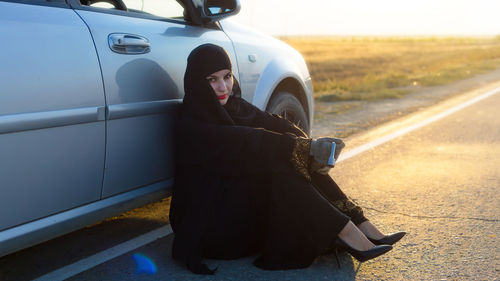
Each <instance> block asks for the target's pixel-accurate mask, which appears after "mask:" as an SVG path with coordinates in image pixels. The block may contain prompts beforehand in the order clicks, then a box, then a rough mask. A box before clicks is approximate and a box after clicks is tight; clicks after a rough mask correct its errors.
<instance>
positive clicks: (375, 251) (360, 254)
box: [334, 238, 392, 262]
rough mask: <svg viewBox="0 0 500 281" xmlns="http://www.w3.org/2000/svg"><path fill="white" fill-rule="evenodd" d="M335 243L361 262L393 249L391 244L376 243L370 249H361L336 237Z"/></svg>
mask: <svg viewBox="0 0 500 281" xmlns="http://www.w3.org/2000/svg"><path fill="white" fill-rule="evenodd" d="M334 245H335V247H336V248H338V249H343V250H345V251H346V252H348V253H349V254H351V256H353V257H354V258H356V259H357V260H358V261H359V262H365V261H367V260H371V259H373V258H376V257H378V256H380V255H383V254H385V253H387V252H389V251H390V250H392V246H391V245H376V246H375V247H373V248H371V249H370V250H366V251H359V250H356V249H354V248H353V247H351V246H349V245H347V243H346V242H344V241H343V240H342V239H340V238H337V239H335V242H334Z"/></svg>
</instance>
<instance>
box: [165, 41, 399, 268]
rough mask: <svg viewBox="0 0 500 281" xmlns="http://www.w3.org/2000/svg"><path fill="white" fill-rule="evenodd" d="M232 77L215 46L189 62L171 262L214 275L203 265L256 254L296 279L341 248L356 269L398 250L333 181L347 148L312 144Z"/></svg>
mask: <svg viewBox="0 0 500 281" xmlns="http://www.w3.org/2000/svg"><path fill="white" fill-rule="evenodd" d="M231 67H232V66H231V60H230V58H229V56H228V55H227V53H226V51H225V50H224V49H223V48H221V47H219V46H216V45H212V44H205V45H202V46H199V47H198V48H196V49H194V50H193V51H192V52H191V54H190V55H189V57H188V65H187V69H186V73H185V76H184V90H185V96H184V100H183V108H182V112H181V117H180V120H179V122H178V127H177V135H176V137H177V139H176V150H175V151H176V171H175V185H174V191H173V198H172V205H171V210H170V222H171V225H172V228H173V230H174V233H175V238H174V243H173V249H172V255H173V258H174V259H175V260H178V261H180V262H181V263H183V264H185V265H187V267H188V268H189V269H190V270H191V271H192V272H194V273H198V274H212V273H213V272H214V270H210V269H208V267H207V266H206V265H205V264H203V263H202V262H201V261H202V257H206V258H218V259H233V258H239V257H243V256H248V255H254V254H257V255H258V258H257V259H256V260H255V261H254V264H255V265H256V266H258V267H260V268H262V269H290V268H304V267H307V266H309V265H311V263H312V262H313V261H314V259H315V258H316V257H317V256H319V255H321V254H324V253H325V252H328V250H332V249H335V248H343V249H345V250H346V251H347V252H349V253H350V254H351V255H352V256H354V257H355V258H356V259H358V260H359V261H366V260H369V259H372V258H375V257H377V256H379V255H382V254H384V253H386V252H388V251H389V250H391V249H392V246H391V244H393V243H395V242H396V241H398V240H399V239H401V238H402V237H403V236H404V234H405V233H404V232H399V233H395V234H392V235H384V234H382V233H381V232H380V231H379V230H378V229H377V228H376V227H375V226H374V225H373V224H372V223H371V222H370V221H368V220H367V219H366V218H365V217H364V215H363V212H362V210H361V208H360V207H359V206H357V205H356V204H354V203H353V202H352V201H350V200H349V199H348V198H347V196H346V195H345V194H344V193H343V192H342V191H341V190H340V188H339V187H338V185H337V184H336V183H335V182H334V181H333V180H332V178H331V177H330V176H329V175H328V170H329V169H330V168H331V167H330V166H327V161H328V158H329V156H330V152H331V147H332V142H335V143H336V144H337V146H336V147H337V150H335V157H337V156H338V154H339V153H340V150H341V149H342V147H343V146H344V144H343V142H342V141H341V140H339V139H334V138H318V139H310V138H309V137H308V136H307V135H306V134H305V133H304V132H303V131H302V130H300V129H299V128H298V127H296V126H295V125H293V124H292V123H290V122H289V121H287V120H285V119H283V118H280V117H277V116H275V115H271V114H268V113H266V112H263V111H261V110H259V109H258V108H256V107H255V106H253V105H251V104H249V103H248V102H246V101H245V100H243V99H242V98H241V92H240V87H239V86H238V82H237V81H236V80H235V79H234V77H233V75H232V71H231V69H232V68H231ZM384 244H385V245H384Z"/></svg>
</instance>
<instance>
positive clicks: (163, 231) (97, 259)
mask: <svg viewBox="0 0 500 281" xmlns="http://www.w3.org/2000/svg"><path fill="white" fill-rule="evenodd" d="M499 92H500V87H498V88H495V89H493V90H490V91H488V92H486V93H484V94H482V95H480V96H477V97H475V98H472V99H470V100H468V101H466V102H464V103H461V104H459V105H457V106H455V107H452V108H450V109H448V110H446V111H443V112H441V113H439V114H436V115H434V116H432V117H429V118H427V119H425V120H423V121H421V122H419V123H416V124H413V125H411V126H409V127H406V128H403V129H401V130H398V131H396V132H394V133H391V134H388V135H386V136H384V137H381V138H379V139H376V140H373V141H371V142H369V143H366V144H363V145H360V146H358V147H356V148H354V149H351V150H348V151H346V152H345V153H344V154H342V155H341V156H340V157H339V159H338V160H337V163H338V162H340V161H343V160H347V159H349V158H352V157H354V156H356V155H358V154H360V153H363V152H365V151H367V150H370V149H372V148H374V147H377V146H379V145H381V144H384V143H386V142H388V141H390V140H393V139H395V138H397V137H400V136H402V135H404V134H407V133H409V132H411V131H414V130H416V129H418V128H421V127H424V126H426V125H429V124H431V123H433V122H435V121H437V120H439V119H441V118H443V117H446V116H448V115H450V114H452V113H455V112H457V111H459V110H462V109H464V108H466V107H468V106H471V105H473V104H475V103H477V102H479V101H481V100H483V99H485V98H487V97H490V96H492V95H494V94H497V93H499ZM171 233H172V228H171V227H170V225H167V226H163V227H160V228H158V229H155V230H153V231H151V232H148V233H146V234H143V235H141V236H138V237H136V238H133V239H131V240H129V241H127V242H124V243H122V244H119V245H116V246H114V247H112V248H109V249H107V250H104V251H102V252H99V253H97V254H95V255H93V256H90V257H87V258H84V259H82V260H80V261H77V262H75V263H72V264H70V265H67V266H65V267H62V268H59V269H57V270H55V271H52V272H50V273H48V274H46V275H43V276H41V277H39V278H37V279H35V280H37V281H42V280H47V281H56V280H64V279H67V278H69V277H72V276H75V275H77V274H79V273H81V272H83V271H85V270H88V269H90V268H92V267H94V266H97V265H99V264H101V263H104V262H107V261H109V260H111V259H114V258H116V257H118V256H121V255H123V254H125V253H127V252H130V251H132V250H134V249H137V248H139V247H141V246H144V245H146V244H149V243H151V242H153V241H155V240H157V239H160V238H163V237H165V236H167V235H169V234H171Z"/></svg>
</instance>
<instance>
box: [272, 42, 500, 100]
mask: <svg viewBox="0 0 500 281" xmlns="http://www.w3.org/2000/svg"><path fill="white" fill-rule="evenodd" d="M282 40H283V41H285V42H286V43H288V44H290V45H291V46H293V47H294V48H295V49H297V50H298V51H299V52H301V53H302V55H303V56H304V58H305V60H306V62H307V64H308V67H309V71H310V72H311V76H312V78H313V84H314V90H315V98H316V99H318V100H320V101H338V100H378V99H384V98H397V97H400V96H402V95H404V94H407V93H410V92H412V90H413V89H414V87H416V86H434V85H443V84H447V83H450V82H453V81H456V80H460V79H464V78H467V77H471V76H473V75H476V74H479V73H483V72H487V71H490V70H493V69H495V68H497V67H499V66H500V38H499V37H496V38H434V37H432V38H417V37H415V38H413V37H408V38H403V37H401V38H399V37H380V38H371V37H348V38H341V37H323V38H322V37H303V38H284V39H283V38H282Z"/></svg>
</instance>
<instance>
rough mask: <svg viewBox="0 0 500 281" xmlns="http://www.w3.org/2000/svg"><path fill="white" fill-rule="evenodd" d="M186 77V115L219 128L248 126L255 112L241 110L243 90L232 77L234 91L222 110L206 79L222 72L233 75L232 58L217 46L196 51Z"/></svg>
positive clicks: (204, 46) (189, 59)
mask: <svg viewBox="0 0 500 281" xmlns="http://www.w3.org/2000/svg"><path fill="white" fill-rule="evenodd" d="M187 62H188V63H187V68H186V73H185V74H184V93H185V95H184V100H183V106H184V114H187V115H190V116H193V117H195V118H198V119H199V120H202V121H203V122H207V123H215V124H220V125H236V124H238V125H248V124H247V123H248V122H250V121H249V120H252V119H253V118H254V117H255V111H254V110H253V108H252V110H244V108H242V107H241V102H242V98H241V89H240V86H239V83H238V81H237V80H236V78H234V77H233V81H234V82H233V90H232V93H231V95H230V97H229V99H228V101H227V103H226V105H224V106H222V105H221V104H220V102H219V100H218V99H217V95H216V94H215V92H214V90H213V89H212V87H211V86H210V84H209V82H208V80H207V79H206V78H207V77H208V76H209V75H210V74H212V73H215V72H217V71H220V70H223V69H229V70H231V71H232V63H231V58H230V57H229V55H228V54H227V52H226V50H224V49H223V48H222V47H219V46H217V45H214V44H203V45H201V46H198V47H197V48H195V49H194V50H193V51H192V52H191V54H190V55H189V57H188V59H187Z"/></svg>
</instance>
